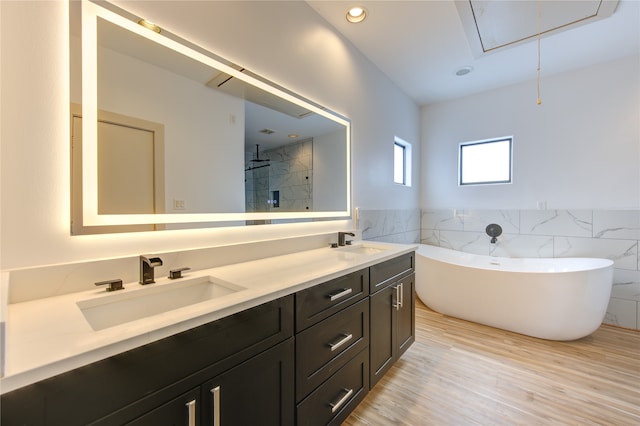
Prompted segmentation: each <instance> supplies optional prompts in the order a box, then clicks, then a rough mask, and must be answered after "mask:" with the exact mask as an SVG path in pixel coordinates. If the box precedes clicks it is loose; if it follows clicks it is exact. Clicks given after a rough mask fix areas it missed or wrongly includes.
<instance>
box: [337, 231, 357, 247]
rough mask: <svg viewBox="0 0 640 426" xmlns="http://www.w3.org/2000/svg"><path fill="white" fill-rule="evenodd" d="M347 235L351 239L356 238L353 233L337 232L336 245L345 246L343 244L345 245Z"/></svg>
mask: <svg viewBox="0 0 640 426" xmlns="http://www.w3.org/2000/svg"><path fill="white" fill-rule="evenodd" d="M347 235H351V236H352V237H355V236H356V234H354V233H353V232H338V245H339V246H343V245H345V243H346V241H345V236H347Z"/></svg>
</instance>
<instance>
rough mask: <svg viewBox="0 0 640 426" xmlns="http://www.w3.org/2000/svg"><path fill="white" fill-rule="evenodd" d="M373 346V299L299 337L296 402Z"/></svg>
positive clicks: (328, 319) (337, 315)
mask: <svg viewBox="0 0 640 426" xmlns="http://www.w3.org/2000/svg"><path fill="white" fill-rule="evenodd" d="M368 345H369V298H366V299H364V300H362V301H360V302H358V303H356V304H355V305H353V306H350V307H349V308H347V309H345V310H344V311H342V312H339V313H337V314H335V315H333V316H331V317H329V318H327V319H326V320H324V321H322V322H319V323H318V324H316V325H314V326H313V327H310V328H308V329H306V330H305V331H303V332H301V333H299V334H298V335H297V336H296V361H297V366H296V401H299V400H301V399H302V398H304V397H305V396H306V395H308V394H309V392H311V391H312V390H313V389H315V388H316V387H317V386H318V385H320V384H321V383H322V382H323V381H325V380H326V379H328V378H329V377H330V376H331V375H332V374H333V373H334V372H335V371H336V370H337V369H339V368H340V367H342V366H343V365H345V364H346V363H347V362H348V361H349V359H350V358H351V357H353V355H355V354H356V353H357V352H359V351H360V350H362V349H363V348H365V347H367V346H368Z"/></svg>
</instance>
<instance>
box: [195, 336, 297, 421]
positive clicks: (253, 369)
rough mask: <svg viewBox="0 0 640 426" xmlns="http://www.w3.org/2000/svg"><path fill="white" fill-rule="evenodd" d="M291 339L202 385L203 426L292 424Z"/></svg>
mask: <svg viewBox="0 0 640 426" xmlns="http://www.w3.org/2000/svg"><path fill="white" fill-rule="evenodd" d="M293 350H294V344H293V338H290V339H288V340H286V341H285V342H283V343H281V344H279V345H277V346H275V347H274V348H271V349H269V350H267V351H265V352H263V353H261V354H259V355H256V356H255V357H253V358H251V359H249V360H248V361H245V362H244V363H242V364H240V365H238V366H237V367H234V368H232V369H231V370H229V371H227V372H225V373H222V374H221V375H219V376H217V377H215V378H213V379H212V380H209V381H208V382H206V383H205V384H203V385H202V387H201V392H202V394H201V398H202V413H201V414H202V423H201V424H202V425H206V426H221V425H224V426H234V425H246V426H251V425H261V426H262V425H292V424H293V422H294V407H295V401H294V377H293V373H294V363H293Z"/></svg>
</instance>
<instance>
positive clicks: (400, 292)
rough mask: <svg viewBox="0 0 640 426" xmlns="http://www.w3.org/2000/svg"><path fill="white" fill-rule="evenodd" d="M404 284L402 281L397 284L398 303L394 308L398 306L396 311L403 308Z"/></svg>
mask: <svg viewBox="0 0 640 426" xmlns="http://www.w3.org/2000/svg"><path fill="white" fill-rule="evenodd" d="M403 287H404V284H403V283H400V284H398V285H397V286H395V287H394V288H395V290H396V303H395V305H393V307H394V308H396V311H399V310H400V308H402V299H403V297H404V288H403Z"/></svg>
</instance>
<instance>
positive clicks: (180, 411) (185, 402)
mask: <svg viewBox="0 0 640 426" xmlns="http://www.w3.org/2000/svg"><path fill="white" fill-rule="evenodd" d="M199 409H200V388H196V389H193V390H192V391H190V392H187V393H185V394H183V395H180V396H179V397H177V398H175V399H173V400H171V401H169V402H167V403H166V404H164V405H162V406H160V407H158V408H156V409H154V410H152V411H150V412H148V413H147V414H145V415H143V416H141V417H139V418H137V419H135V420H134V421H132V422H130V423H127V426H158V425H163V426H195V425H199V424H200V415H199V414H200V413H199Z"/></svg>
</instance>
